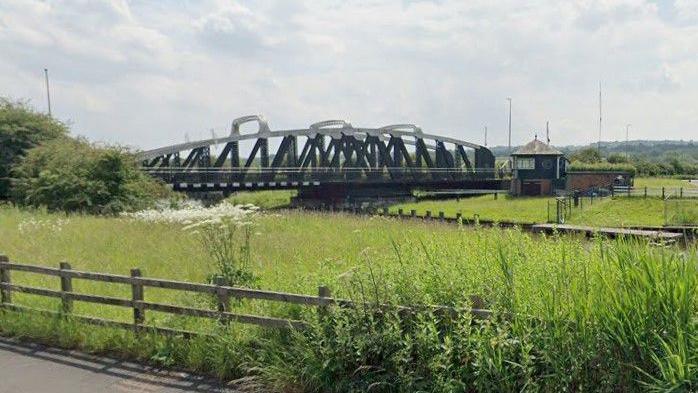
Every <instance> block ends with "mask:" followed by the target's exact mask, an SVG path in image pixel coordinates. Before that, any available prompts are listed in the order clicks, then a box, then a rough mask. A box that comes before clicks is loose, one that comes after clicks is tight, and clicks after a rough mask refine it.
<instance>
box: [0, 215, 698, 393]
mask: <svg viewBox="0 0 698 393" xmlns="http://www.w3.org/2000/svg"><path fill="white" fill-rule="evenodd" d="M32 220H34V221H35V223H31V224H30V222H32ZM20 226H23V229H22V231H24V233H22V232H20V229H19V227H20ZM59 227H60V229H58V228H59ZM0 234H1V235H2V236H0V250H3V253H7V254H8V255H10V257H12V259H15V260H18V261H22V262H36V263H40V264H53V262H55V261H59V260H62V259H63V260H68V261H70V262H71V263H72V264H73V268H76V269H82V270H96V271H108V272H113V273H122V274H123V273H125V272H127V271H128V269H129V268H131V267H141V268H143V270H144V272H145V274H146V276H151V277H163V278H172V279H183V280H188V281H199V282H203V281H205V280H206V277H207V275H208V274H210V273H211V272H212V271H213V269H215V265H214V264H213V263H212V261H210V260H209V259H208V257H207V254H206V253H204V252H203V250H201V249H200V248H199V244H198V243H197V242H196V241H195V240H194V239H191V238H190V237H189V236H187V234H186V232H184V231H182V230H181V228H178V227H176V226H173V225H172V224H157V223H143V222H138V221H133V220H127V219H113V218H112V219H102V218H93V217H80V216H76V217H65V216H57V215H52V214H46V213H41V212H23V211H18V210H14V209H0ZM250 242H251V243H250V244H251V263H250V267H251V269H253V271H254V273H255V274H256V275H258V276H259V278H260V281H259V286H260V287H261V288H264V289H271V290H282V291H292V292H299V293H308V294H315V293H317V286H318V285H319V284H325V285H328V286H329V287H330V288H331V289H332V292H333V295H336V296H339V297H349V298H352V299H354V300H356V301H358V302H359V303H361V304H363V303H366V306H361V307H357V308H355V309H336V308H330V309H329V310H327V312H325V313H318V312H317V310H315V309H310V308H300V307H287V306H285V305H278V304H277V305H274V304H269V302H252V301H248V302H239V303H237V302H236V304H235V305H234V307H235V311H236V312H244V313H251V314H261V315H271V316H282V317H283V316H292V317H294V318H302V319H304V320H306V321H309V322H310V323H311V328H310V329H309V330H308V331H305V332H295V333H292V332H284V331H275V330H263V329H260V328H255V327H249V326H244V325H240V324H232V325H230V327H221V326H219V325H218V324H216V323H215V322H213V323H210V324H206V323H204V322H203V321H200V320H196V319H193V318H168V317H165V316H162V315H158V314H156V313H149V314H147V318H148V322H157V323H158V324H161V325H164V326H172V327H179V328H187V329H195V330H200V331H204V332H210V333H215V334H217V335H219V338H216V339H197V340H193V341H185V340H182V339H177V338H174V339H164V338H160V337H156V336H146V338H143V339H136V338H135V337H133V336H132V334H131V333H130V332H124V331H118V330H113V329H102V328H92V327H90V328H87V327H84V326H82V325H80V324H78V323H75V322H71V321H61V320H52V319H46V318H43V317H30V316H27V315H16V314H14V313H5V314H3V315H2V316H1V317H0V331H2V332H3V334H12V335H22V336H26V337H34V338H40V339H43V340H45V341H48V342H52V343H59V344H61V345H64V346H67V347H83V348H85V349H87V350H92V351H116V352H118V353H122V354H125V355H128V356H131V357H136V358H139V359H143V360H149V361H153V362H156V363H159V364H164V365H169V366H180V367H186V368H189V369H193V370H198V371H205V372H209V373H212V374H214V375H218V376H219V377H221V378H224V379H231V378H237V377H241V376H249V375H252V376H253V380H254V381H255V383H263V384H264V387H265V388H266V389H276V390H278V391H317V392H320V391H330V392H340V391H341V392H344V391H390V392H392V391H397V392H403V391H404V392H407V391H429V392H443V391H637V390H655V391H667V390H674V391H691V390H695V389H698V386H696V382H695V381H696V380H697V379H698V375H697V374H696V370H697V367H696V366H697V365H698V359H696V357H697V354H698V351H697V347H696V344H697V341H696V337H698V326H697V323H696V300H697V297H696V295H697V294H696V290H697V288H698V274H697V273H698V272H697V271H696V269H698V256H697V255H696V248H695V246H690V247H688V248H684V249H681V248H676V247H670V248H657V247H653V246H650V245H649V244H647V243H643V242H638V241H631V240H624V239H620V240H615V241H611V240H604V239H596V240H594V241H586V240H584V239H581V238H576V237H569V236H550V237H547V236H538V235H531V234H528V233H523V232H520V231H518V230H515V229H508V230H499V229H484V228H457V227H451V226H443V225H437V224H430V223H406V222H404V221H398V220H390V219H383V218H372V219H367V218H364V217H354V216H344V215H322V214H308V213H284V214H282V215H276V214H274V215H271V214H267V215H263V216H262V217H261V218H259V220H258V222H257V224H256V226H255V233H254V234H253V235H252V237H251V239H250ZM12 278H13V280H17V283H18V284H26V285H37V286H44V287H50V288H57V281H56V282H54V281H55V280H54V281H46V280H42V279H40V278H39V277H37V276H35V275H29V274H16V275H13V277H12ZM90 284H91V283H86V282H81V281H79V280H76V283H75V285H74V287H75V290H76V291H79V292H91V293H99V294H104V295H110V296H117V297H127V296H128V295H129V293H128V288H115V289H109V290H107V289H105V288H104V284H99V285H90ZM469 295H478V296H479V297H481V298H482V299H483V300H484V301H485V303H486V304H487V307H488V308H491V309H493V310H494V311H495V315H494V317H492V318H491V319H489V320H476V319H474V318H473V317H472V316H471V315H470V314H469V313H467V312H464V313H460V314H459V315H457V316H450V315H442V314H436V313H430V312H426V311H423V312H418V313H416V314H411V315H408V314H404V313H398V312H394V311H391V310H390V309H387V310H386V309H384V308H382V307H378V306H377V304H445V305H451V306H454V307H466V308H467V307H469V306H470V304H469ZM15 299H16V300H17V301H18V302H20V303H22V304H31V305H37V302H38V300H37V298H36V297H32V296H29V295H25V296H21V295H20V294H17V295H16V297H15ZM146 300H148V301H158V302H165V303H175V304H181V303H185V304H191V303H196V302H206V301H208V299H197V298H191V297H183V296H174V295H172V292H164V291H155V290H154V291H151V292H149V291H146ZM40 305H41V306H45V307H47V308H51V307H53V308H56V309H57V308H58V307H59V302H57V301H56V302H54V301H48V303H43V304H40ZM75 307H76V310H77V311H79V312H80V313H81V314H88V315H94V316H100V317H106V318H116V319H119V318H122V319H123V320H128V319H127V318H129V317H130V315H128V313H127V312H123V313H122V312H121V311H123V310H114V309H113V308H111V307H99V306H94V305H88V304H83V303H79V302H78V303H76V305H75ZM127 311H128V310H127Z"/></svg>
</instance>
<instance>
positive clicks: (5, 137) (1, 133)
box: [0, 98, 68, 199]
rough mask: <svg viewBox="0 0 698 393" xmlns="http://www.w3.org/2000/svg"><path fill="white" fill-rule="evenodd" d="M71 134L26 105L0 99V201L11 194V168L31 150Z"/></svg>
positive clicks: (62, 126)
mask: <svg viewBox="0 0 698 393" xmlns="http://www.w3.org/2000/svg"><path fill="white" fill-rule="evenodd" d="M67 134H68V127H67V126H66V125H65V124H63V123H61V122H59V121H57V120H55V119H53V118H51V117H49V116H48V115H45V114H43V113H37V112H35V111H34V110H33V109H31V108H30V107H29V106H28V105H27V104H26V103H24V102H14V101H10V100H8V99H6V98H0V199H6V198H7V197H8V196H9V194H10V190H9V188H10V181H9V176H10V168H11V166H12V165H14V164H16V163H17V162H18V161H19V160H20V159H21V158H22V157H23V156H24V155H25V154H26V152H27V150H29V149H31V148H33V147H36V146H38V145H40V144H41V143H43V142H46V141H49V140H52V139H56V138H60V137H63V136H65V135H67Z"/></svg>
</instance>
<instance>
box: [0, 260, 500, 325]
mask: <svg viewBox="0 0 698 393" xmlns="http://www.w3.org/2000/svg"><path fill="white" fill-rule="evenodd" d="M11 271H20V272H28V273H34V274H39V275H45V276H54V277H58V278H59V279H60V287H61V289H60V291H58V290H52V289H47V288H36V287H30V286H25V285H18V284H13V283H12V280H11V274H10V272H11ZM74 279H78V280H88V281H99V282H105V283H116V284H127V285H130V286H131V298H130V299H123V298H115V297H108V296H98V295H90V294H84V293H75V292H73V280H74ZM147 287H150V288H161V289H169V290H175V291H188V292H196V293H204V294H209V295H212V296H215V297H216V299H217V303H218V304H217V310H207V309H200V308H192V307H185V306H178V305H172V304H162V303H155V302H148V301H145V288H147ZM13 292H18V293H26V294H31V295H38V296H44V297H52V298H58V299H61V308H60V312H57V311H51V310H41V309H35V308H31V307H27V306H23V305H19V304H15V303H13V302H12V293H13ZM231 298H236V299H257V300H268V301H276V302H283V303H291V304H299V305H304V306H315V307H318V309H319V310H323V309H326V307H328V306H330V305H338V306H340V307H355V306H356V304H355V303H354V302H352V301H350V300H344V299H335V298H332V297H331V293H330V290H329V288H327V287H324V286H321V287H319V288H318V296H310V295H300V294H293V293H284V292H274V291H265V290H259V289H248V288H238V287H229V286H225V285H223V282H222V281H220V280H217V281H216V284H215V285H212V284H198V283H190V282H183V281H172V280H163V279H155V278H146V277H142V275H141V271H140V269H132V270H131V275H130V276H124V275H117V274H107V273H95V272H86V271H79V270H73V269H72V268H71V266H70V264H68V263H67V262H61V263H60V265H59V268H51V267H45V266H36V265H27V264H19V263H13V262H10V261H9V259H8V258H7V257H6V256H3V255H0V307H1V308H4V309H8V310H14V311H32V312H38V313H41V314H44V315H49V316H61V315H66V316H67V315H70V317H71V318H73V319H76V320H80V321H82V322H86V323H91V324H99V325H106V326H112V327H121V328H130V329H133V330H134V331H136V332H139V331H143V330H152V331H156V332H159V333H164V334H176V335H184V336H191V335H197V334H198V333H196V332H191V331H184V330H177V329H170V328H163V327H157V326H150V325H147V324H146V310H152V311H158V312H163V313H169V314H176V315H185V316H193V317H200V318H208V319H215V320H219V321H221V322H239V323H246V324H253V325H258V326H262V327H272V328H293V329H303V328H305V327H307V323H306V322H304V321H299V320H291V319H283V318H274V317H268V316H258V315H247V314H238V313H233V312H230V299H231ZM74 301H79V302H87V303H96V304H104V305H109V306H119V307H125V308H131V309H133V322H132V323H127V322H120V321H113V320H107V319H101V318H95V317H87V316H80V315H74V314H72V312H73V302H74ZM470 301H471V304H472V308H469V309H468V311H469V312H471V313H472V314H473V316H474V317H476V318H487V317H489V316H490V315H491V312H490V311H489V310H484V309H483V302H482V300H481V299H479V298H478V297H477V296H471V297H470ZM381 306H385V307H392V308H395V309H397V310H398V311H414V310H417V309H425V310H430V311H433V312H442V313H443V312H445V313H456V312H460V311H463V310H462V309H455V308H453V307H447V306H432V305H428V306H411V307H402V306H392V305H381Z"/></svg>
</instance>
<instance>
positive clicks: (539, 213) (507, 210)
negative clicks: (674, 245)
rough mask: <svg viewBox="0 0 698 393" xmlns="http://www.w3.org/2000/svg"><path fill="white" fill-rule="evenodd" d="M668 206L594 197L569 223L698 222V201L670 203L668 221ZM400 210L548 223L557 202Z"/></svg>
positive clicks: (505, 200)
mask: <svg viewBox="0 0 698 393" xmlns="http://www.w3.org/2000/svg"><path fill="white" fill-rule="evenodd" d="M548 204H550V217H548ZM664 205H665V202H664V201H663V200H661V199H660V198H658V197H648V198H642V197H632V198H626V197H617V198H610V197H606V198H594V200H593V202H592V201H590V200H589V198H583V201H582V204H581V207H577V208H573V210H572V215H571V217H569V218H568V220H567V223H568V224H578V225H586V226H593V227H602V226H603V227H624V226H662V225H665V223H667V222H666V221H668V223H669V224H672V223H675V224H696V223H697V222H696V221H695V216H696V211H695V210H696V208H698V202H696V201H695V200H686V201H680V202H675V201H669V202H668V209H669V210H668V212H667V215H668V216H667V217H666V218H665V211H664ZM675 205H676V206H675ZM398 209H403V214H409V213H410V210H411V209H414V210H416V211H417V214H418V215H424V214H426V211H431V213H432V216H437V215H438V212H440V211H443V212H444V215H445V216H446V217H456V214H457V213H461V214H462V216H463V217H464V218H468V219H472V218H473V217H474V216H475V215H477V216H478V217H479V219H481V220H492V221H499V222H501V221H507V222H515V223H545V222H547V221H548V218H550V219H554V218H555V212H556V205H555V199H554V198H548V197H527V198H514V197H508V196H507V197H505V196H501V195H500V196H499V198H498V199H496V200H495V199H494V198H493V197H492V196H491V195H487V196H479V197H473V198H461V199H446V200H432V201H421V202H417V203H406V204H399V205H395V206H392V207H391V208H390V212H391V213H393V214H395V213H397V211H398ZM675 210H676V212H675ZM674 216H676V217H674ZM679 216H680V217H679Z"/></svg>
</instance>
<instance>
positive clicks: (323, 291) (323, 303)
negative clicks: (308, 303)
mask: <svg viewBox="0 0 698 393" xmlns="http://www.w3.org/2000/svg"><path fill="white" fill-rule="evenodd" d="M317 295H318V297H319V298H320V306H318V314H319V315H320V318H323V317H324V316H325V315H327V307H328V305H329V302H328V301H327V300H325V298H329V297H332V293H331V292H330V288H327V287H326V286H319V287H318V288H317Z"/></svg>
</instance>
